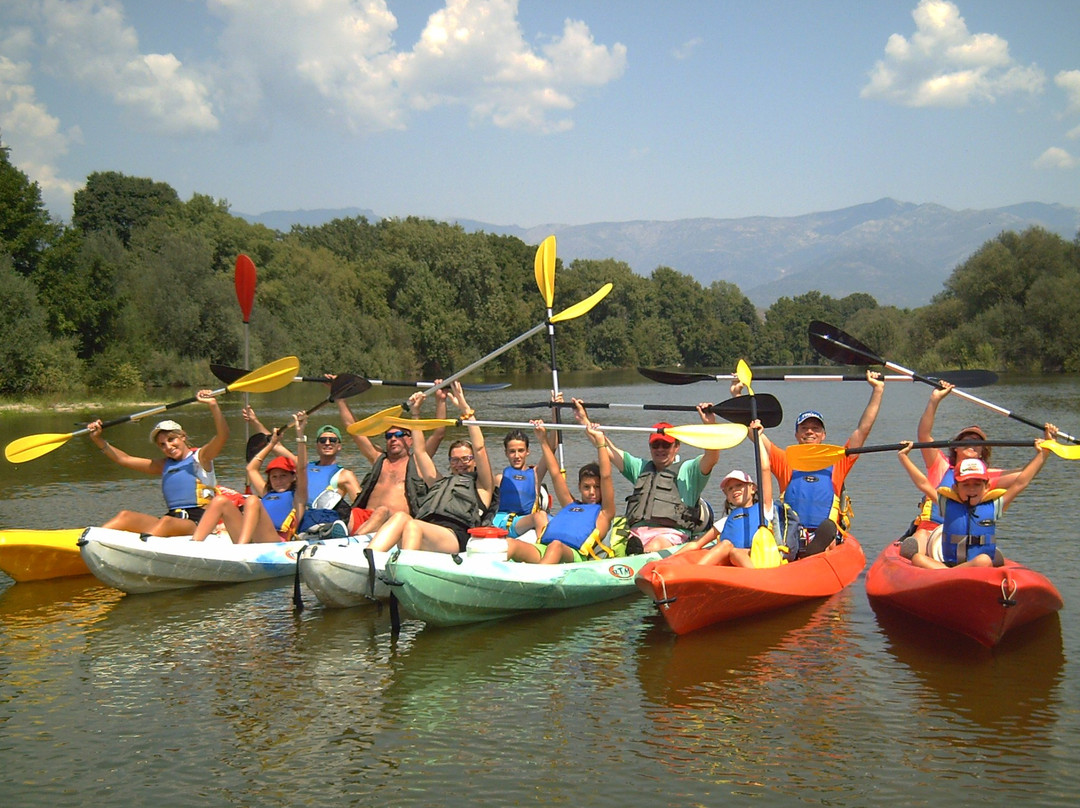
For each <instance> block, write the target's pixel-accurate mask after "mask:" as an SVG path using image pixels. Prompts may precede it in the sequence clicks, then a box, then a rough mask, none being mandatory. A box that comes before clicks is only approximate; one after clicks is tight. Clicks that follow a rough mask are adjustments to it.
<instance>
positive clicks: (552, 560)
mask: <svg viewBox="0 0 1080 808" xmlns="http://www.w3.org/2000/svg"><path fill="white" fill-rule="evenodd" d="M573 560H574V551H573V550H571V549H570V548H569V547H567V546H566V545H565V544H563V543H562V542H561V541H558V540H557V539H556V540H555V541H553V542H551V543H549V544H548V545H547V547H545V548H544V557H543V558H541V559H540V563H541V564H562V563H563V562H570V561H573Z"/></svg>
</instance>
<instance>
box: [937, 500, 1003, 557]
mask: <svg viewBox="0 0 1080 808" xmlns="http://www.w3.org/2000/svg"><path fill="white" fill-rule="evenodd" d="M953 496H955V494H954V493H953V491H952V489H948V488H939V489H938V505H939V507H941V509H942V511H943V512H944V514H945V518H944V520H943V521H942V523H941V559H942V561H944V562H945V563H946V564H948V565H949V566H950V567H951V566H953V565H955V564H960V563H962V562H964V561H968V560H970V559H972V558H974V557H975V556H977V555H979V554H986V555H989V556H990V557H991V558H993V557H994V555H995V553H996V551H997V544H996V543H995V542H994V533H995V531H996V529H997V513H998V504H997V501H996V500H997V497H995V498H994V499H991V500H988V501H985V502H980V503H979V504H978V505H976V506H974V507H971V506H970V505H965V504H964V503H963V502H957V501H956V500H955V499H953V498H952V497H953ZM961 546H963V554H961V549H960V548H961Z"/></svg>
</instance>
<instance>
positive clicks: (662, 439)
mask: <svg viewBox="0 0 1080 808" xmlns="http://www.w3.org/2000/svg"><path fill="white" fill-rule="evenodd" d="M652 428H653V429H671V424H669V423H668V422H667V421H661V422H660V423H658V424H653V425H652ZM649 443H678V441H676V440H675V438H673V437H671V435H669V434H667V433H666V432H654V433H653V434H651V435H649Z"/></svg>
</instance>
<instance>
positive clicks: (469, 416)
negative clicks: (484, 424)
mask: <svg viewBox="0 0 1080 808" xmlns="http://www.w3.org/2000/svg"><path fill="white" fill-rule="evenodd" d="M461 417H462V419H463V420H465V421H471V420H473V419H474V418H475V417H476V410H474V409H473V408H472V407H469V409H467V410H465V412H463V413H462V414H461Z"/></svg>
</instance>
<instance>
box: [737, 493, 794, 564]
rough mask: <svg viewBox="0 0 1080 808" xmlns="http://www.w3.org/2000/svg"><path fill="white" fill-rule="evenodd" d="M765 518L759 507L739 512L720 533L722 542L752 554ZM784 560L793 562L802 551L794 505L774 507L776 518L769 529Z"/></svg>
mask: <svg viewBox="0 0 1080 808" xmlns="http://www.w3.org/2000/svg"><path fill="white" fill-rule="evenodd" d="M760 522H761V516H760V514H759V512H758V506H757V504H756V503H755V504H753V505H750V506H749V507H743V508H735V509H733V510H732V511H731V512H730V513H729V514H728V515H727V520H726V521H725V522H724V527H723V529H722V530H721V531H720V536H719V539H718V541H723V540H724V539H727V540H728V541H730V542H731V543H732V544H733V545H734V546H735V547H739V548H741V549H743V550H749V549H750V547H751V546H752V545H753V542H754V534H755V533H757V530H758V527H759V526H760ZM767 527H768V529H769V532H770V533H771V534H772V537H773V538H774V539H776V546H777V547H778V548H779V549H780V554H781V556H782V557H783V558H784V559H786V560H788V561H792V560H794V559H795V557H796V555H797V554H798V550H799V516H798V514H796V513H795V511H794V510H793V509H792V507H791V506H790V505H787V504H785V503H783V502H775V503H773V518H772V519H770V520H769V524H768V525H767Z"/></svg>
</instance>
